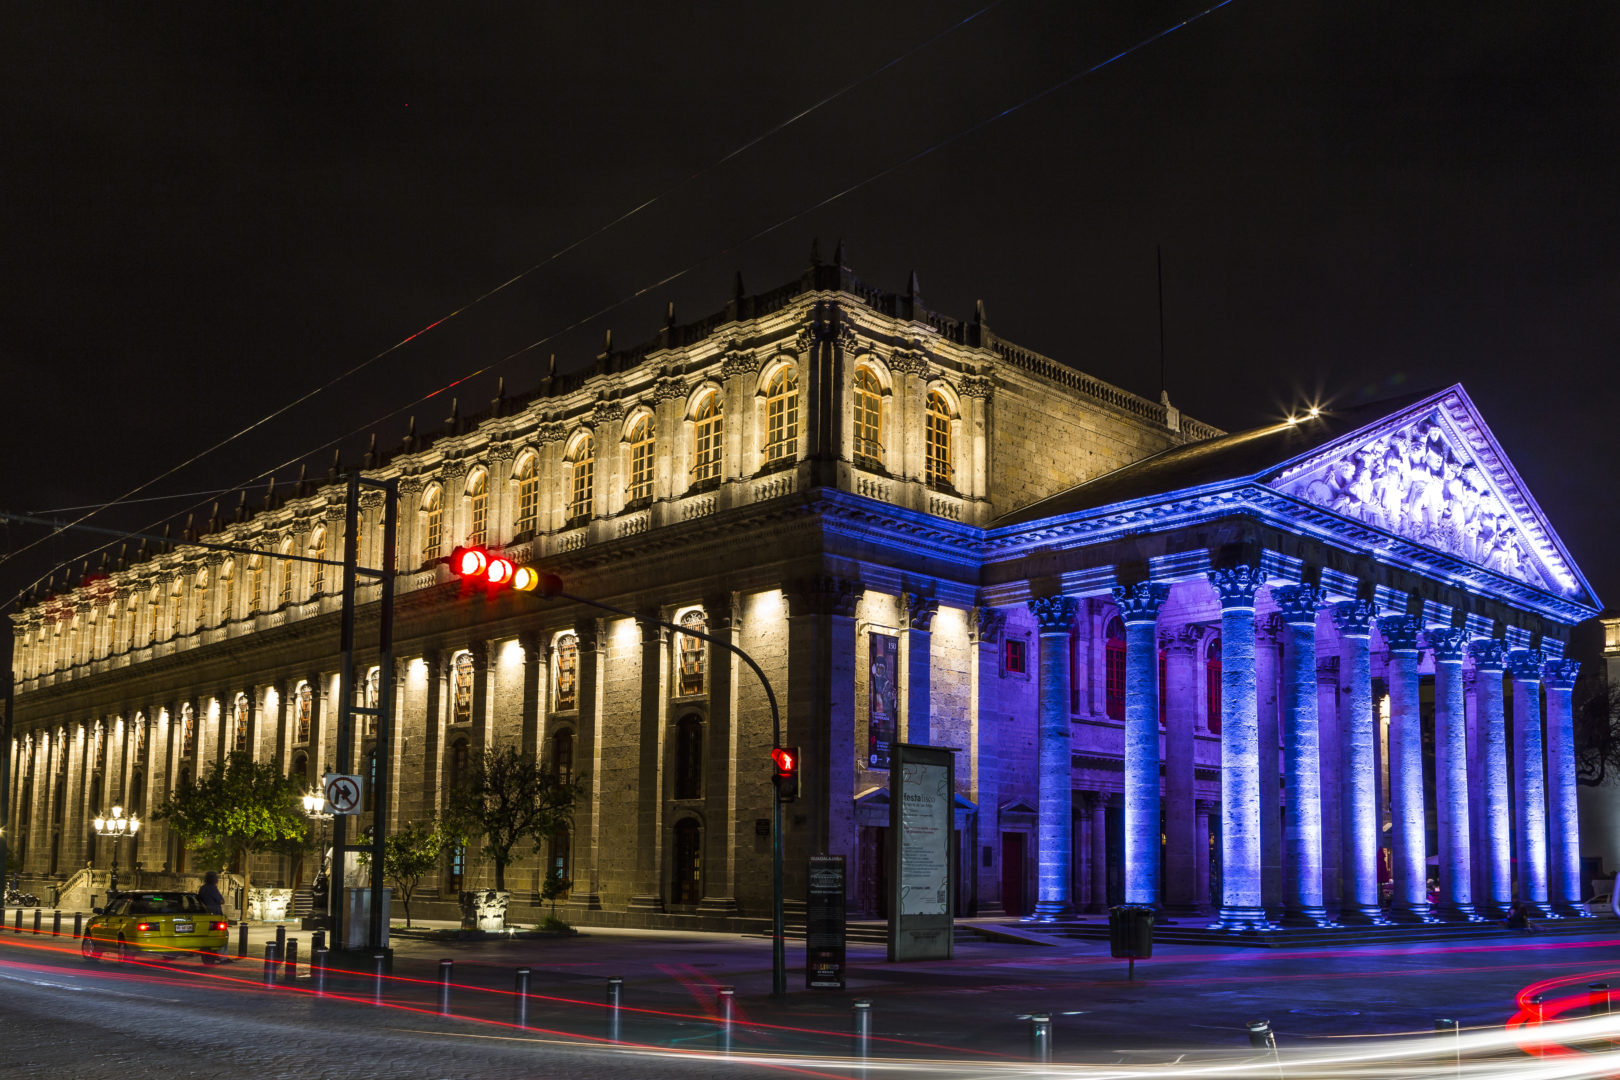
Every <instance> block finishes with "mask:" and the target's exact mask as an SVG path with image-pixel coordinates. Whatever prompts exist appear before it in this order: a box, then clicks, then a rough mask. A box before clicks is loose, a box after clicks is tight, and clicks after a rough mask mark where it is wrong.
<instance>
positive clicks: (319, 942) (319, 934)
mask: <svg viewBox="0 0 1620 1080" xmlns="http://www.w3.org/2000/svg"><path fill="white" fill-rule="evenodd" d="M309 947H310V950H311V951H312V952H313V951H314V950H317V949H324V948H326V931H325V930H317V931H315V932H314V933H313V934H311V935H309Z"/></svg>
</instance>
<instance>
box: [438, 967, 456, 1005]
mask: <svg viewBox="0 0 1620 1080" xmlns="http://www.w3.org/2000/svg"><path fill="white" fill-rule="evenodd" d="M454 968H455V961H453V960H440V961H439V1015H440V1016H449V1015H450V973H451V971H452V970H453V969H454Z"/></svg>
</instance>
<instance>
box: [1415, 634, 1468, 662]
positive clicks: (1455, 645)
mask: <svg viewBox="0 0 1620 1080" xmlns="http://www.w3.org/2000/svg"><path fill="white" fill-rule="evenodd" d="M1423 636H1424V638H1425V639H1426V640H1427V641H1428V643H1429V651H1430V652H1432V653H1434V662H1435V663H1437V664H1460V663H1462V658H1463V649H1464V648H1465V647H1466V646H1467V644H1468V633H1467V631H1465V630H1442V629H1436V628H1431V629H1429V630H1425V631H1424V632H1423Z"/></svg>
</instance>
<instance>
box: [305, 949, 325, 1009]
mask: <svg viewBox="0 0 1620 1080" xmlns="http://www.w3.org/2000/svg"><path fill="white" fill-rule="evenodd" d="M326 957H327V952H326V946H325V945H317V946H315V950H314V951H313V952H312V953H311V954H310V957H309V977H310V979H311V980H312V981H313V982H314V983H315V996H316V997H325V996H326Z"/></svg>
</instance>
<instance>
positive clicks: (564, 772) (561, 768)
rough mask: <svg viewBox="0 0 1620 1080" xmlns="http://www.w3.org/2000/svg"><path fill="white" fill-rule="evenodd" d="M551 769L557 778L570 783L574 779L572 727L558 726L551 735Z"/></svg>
mask: <svg viewBox="0 0 1620 1080" xmlns="http://www.w3.org/2000/svg"><path fill="white" fill-rule="evenodd" d="M551 771H552V772H554V773H556V774H557V779H558V780H559V781H560V782H562V783H564V784H567V783H571V782H572V781H573V779H574V729H573V728H558V729H557V731H556V733H555V734H553V735H552V736H551Z"/></svg>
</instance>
